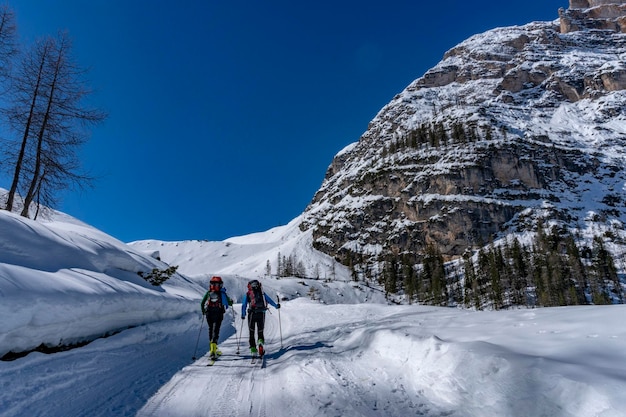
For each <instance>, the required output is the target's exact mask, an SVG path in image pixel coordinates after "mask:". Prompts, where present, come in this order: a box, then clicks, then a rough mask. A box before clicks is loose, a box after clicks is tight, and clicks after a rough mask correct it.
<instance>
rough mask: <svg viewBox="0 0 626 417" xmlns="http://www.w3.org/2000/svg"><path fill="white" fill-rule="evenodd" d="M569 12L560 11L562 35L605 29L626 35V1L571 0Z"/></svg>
mask: <svg viewBox="0 0 626 417" xmlns="http://www.w3.org/2000/svg"><path fill="white" fill-rule="evenodd" d="M569 4H570V6H569V9H568V10H564V9H560V10H559V17H560V21H561V33H569V32H574V31H578V30H583V29H603V30H612V31H616V32H622V33H626V1H625V0H570V2H569Z"/></svg>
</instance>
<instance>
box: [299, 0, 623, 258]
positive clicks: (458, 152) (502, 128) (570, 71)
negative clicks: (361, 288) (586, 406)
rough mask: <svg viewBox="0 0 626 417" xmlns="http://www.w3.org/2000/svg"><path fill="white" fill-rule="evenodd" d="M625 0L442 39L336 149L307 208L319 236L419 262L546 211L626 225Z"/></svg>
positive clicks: (574, 221)
mask: <svg viewBox="0 0 626 417" xmlns="http://www.w3.org/2000/svg"><path fill="white" fill-rule="evenodd" d="M624 3H626V1H600V0H595V1H594V0H588V1H583V0H571V3H570V9H569V10H567V11H561V13H560V21H558V20H555V21H554V22H545V23H533V24H529V25H526V26H522V27H512V28H500V29H495V30H492V31H489V32H487V33H484V34H481V35H476V36H474V37H472V38H470V39H468V40H466V41H465V42H463V43H461V44H459V45H458V46H456V47H455V48H453V49H451V50H450V51H448V52H447V53H446V54H445V56H444V58H443V60H442V61H441V62H440V63H439V64H438V65H437V66H435V67H434V68H432V69H431V70H429V71H428V72H427V73H426V74H424V76H423V77H421V78H419V79H417V80H415V81H414V82H413V83H411V84H410V85H409V86H408V87H407V88H406V89H405V90H404V91H403V92H401V93H400V94H398V95H397V96H396V97H395V98H394V99H393V100H392V101H391V102H390V103H389V104H387V105H386V106H385V107H384V108H383V109H382V110H381V111H380V112H379V114H378V115H377V116H376V117H375V118H374V120H372V121H371V122H370V124H369V127H368V130H367V131H366V132H365V133H364V134H363V136H362V137H361V138H360V140H359V141H358V142H357V143H354V144H352V145H351V146H349V147H348V148H346V149H344V150H343V151H342V152H340V153H339V154H338V155H337V156H336V157H335V159H334V160H333V162H332V163H331V165H330V167H329V168H328V171H327V173H326V177H325V180H324V182H323V184H322V186H321V188H320V189H319V191H318V192H317V193H316V195H315V197H314V198H313V201H312V202H311V203H310V205H309V206H308V207H307V209H306V211H305V213H304V215H303V222H302V224H301V228H302V229H303V230H306V229H313V237H314V246H315V247H316V248H318V249H320V250H322V251H324V252H326V253H328V254H330V255H333V256H335V257H337V258H338V259H340V260H341V261H342V262H344V263H346V264H348V263H350V262H352V261H353V260H354V259H355V257H358V258H359V259H360V260H363V259H364V258H365V259H366V260H374V261H375V260H380V259H382V258H383V257H384V256H386V255H388V254H395V255H399V254H403V255H405V256H409V257H411V258H413V259H414V260H415V261H416V262H419V260H420V257H421V256H422V254H423V253H424V250H425V248H426V246H427V245H430V244H433V245H436V246H437V247H438V248H439V250H440V251H441V252H442V253H443V254H444V255H445V256H447V257H448V258H453V257H456V256H459V255H461V254H462V253H463V252H464V251H465V250H466V249H468V248H476V247H479V246H481V245H484V244H486V243H488V242H489V241H491V240H493V239H496V238H498V237H502V236H503V235H506V234H508V233H514V232H520V231H527V230H534V229H535V228H536V226H537V223H538V221H540V220H541V221H542V222H550V221H555V222H560V223H562V224H565V225H567V226H569V227H571V228H578V229H589V230H590V229H593V228H595V229H596V230H600V229H602V230H605V229H606V228H611V230H612V233H614V234H615V235H616V236H623V237H626V233H624V223H625V222H626V210H625V209H624V203H626V188H625V187H626V174H625V173H624V168H625V165H626V153H625V151H626V67H625V65H624V61H625V57H626V35H624V34H623V30H620V29H618V28H617V26H615V25H613V26H611V25H612V24H613V23H615V24H617V25H618V26H619V25H620V24H621V23H619V22H623V16H624V13H623V10H624V9H623V7H624ZM615 10H617V11H622V12H621V13H622V14H621V15H619V13H617V12H615V13H617V15H615V16H614V14H615V13H614V11H615ZM598 16H604V17H602V19H603V21H604V22H605V23H602V24H599V23H597V22H596V20H598V19H599V17H598ZM610 22H612V23H610ZM564 27H565V29H564ZM621 27H622V29H623V26H621Z"/></svg>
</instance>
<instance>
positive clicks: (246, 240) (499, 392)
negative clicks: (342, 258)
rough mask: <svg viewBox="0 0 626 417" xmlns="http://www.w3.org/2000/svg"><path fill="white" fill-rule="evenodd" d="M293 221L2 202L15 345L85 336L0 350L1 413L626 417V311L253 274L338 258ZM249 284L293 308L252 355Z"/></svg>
mask: <svg viewBox="0 0 626 417" xmlns="http://www.w3.org/2000/svg"><path fill="white" fill-rule="evenodd" d="M296 224H297V221H295V219H294V222H292V223H290V224H289V225H285V226H282V227H278V228H275V229H271V230H269V231H267V232H263V233H256V234H253V235H249V236H239V237H236V238H232V239H228V240H227V241H224V242H205V241H186V242H157V241H140V242H133V243H132V244H128V245H126V244H124V243H121V242H119V241H117V240H115V239H114V238H112V237H110V236H108V235H106V234H104V233H103V232H101V231H98V230H96V229H94V228H92V227H90V226H88V225H85V224H82V223H81V222H79V221H77V220H75V219H73V218H71V217H70V216H67V215H64V214H63V213H58V212H53V213H52V214H51V215H50V216H49V218H48V219H40V220H39V221H33V220H29V219H25V218H22V217H19V216H17V215H15V214H11V213H8V212H6V211H0V230H1V231H2V233H0V248H1V249H2V250H1V251H0V294H1V296H2V303H1V304H0V314H1V315H2V317H3V320H2V322H1V323H0V326H1V327H2V331H1V332H0V335H1V336H0V347H1V348H2V353H3V354H4V353H6V352H8V351H10V350H14V351H19V350H29V349H34V348H35V347H37V346H39V345H40V344H42V343H44V344H48V345H50V346H53V345H55V344H71V343H81V342H84V343H87V344H84V345H82V346H81V347H75V348H72V349H69V350H66V351H62V352H56V353H50V354H45V353H40V352H31V353H29V354H28V355H26V356H23V357H21V358H18V359H15V360H12V361H0V414H1V415H2V416H7V417H9V416H25V415H28V416H61V415H62V416H85V415H89V416H92V417H94V416H134V415H137V416H151V417H153V416H169V417H172V416H185V417H188V416H206V415H212V416H213V415H228V416H237V415H255V416H263V415H270V414H271V415H275V416H279V417H281V416H293V415H298V416H335V415H341V416H380V415H385V416H406V415H425V416H443V415H446V416H459V417H460V416H463V417H472V416H481V417H483V416H494V417H495V416H504V415H506V416H554V415H559V416H565V417H570V416H571V417H573V416H581V417H582V416H602V417H610V416H623V415H624V414H626V394H624V393H625V392H626V323H625V322H624V321H623V320H620V319H619V317H621V316H623V315H624V314H626V306H624V305H616V306H603V307H600V306H587V307H567V308H549V309H548V308H546V309H535V310H529V309H519V310H512V311H499V312H490V311H487V312H476V311H467V310H460V309H450V308H438V307H428V306H421V305H404V306H399V305H387V303H386V302H385V298H384V295H383V294H382V293H380V291H377V290H376V289H373V288H367V287H365V286H363V285H362V284H360V283H354V282H351V281H350V279H349V272H348V271H347V270H345V269H342V267H340V266H337V265H336V266H335V276H334V278H335V279H334V280H333V281H331V280H330V279H326V280H323V279H320V280H315V279H300V278H298V279H297V278H283V279H277V278H275V277H268V276H263V275H262V274H263V272H261V273H259V272H258V271H256V269H258V268H261V266H262V265H264V264H265V262H266V260H267V259H271V260H275V259H276V258H277V257H278V253H279V252H280V253H283V254H285V255H289V254H290V253H291V252H289V251H290V250H294V251H299V252H298V254H299V256H300V257H302V259H304V258H306V259H307V262H309V263H317V264H320V265H326V263H327V262H329V260H328V259H327V257H325V255H322V254H320V253H318V252H315V251H314V250H313V249H311V246H310V243H311V242H310V236H309V235H307V233H306V232H301V231H299V229H298V228H297V227H296ZM156 251H158V254H159V255H160V256H161V259H162V260H163V261H164V262H167V264H170V265H178V266H179V268H178V272H179V274H178V273H177V274H176V275H175V276H173V277H172V278H171V279H170V280H169V281H167V282H166V283H165V284H164V285H163V286H162V287H153V286H152V285H150V284H148V283H146V282H145V281H143V280H142V279H141V278H139V277H138V275H137V274H136V271H138V270H150V269H151V268H154V267H159V268H164V267H166V266H167V264H166V263H163V262H161V261H158V260H156V259H154V258H152V257H151V256H150V254H154V253H155V252H156ZM259 253H260V255H259ZM251 268H252V269H251ZM329 271H330V270H328V271H326V272H325V273H330V272H329ZM213 274H222V275H223V277H224V280H225V282H226V286H227V289H228V292H229V294H230V295H231V296H233V298H235V300H236V301H237V303H236V304H235V305H234V306H233V308H232V309H229V310H228V312H227V314H226V317H225V321H224V323H223V326H222V331H221V337H220V349H221V350H222V352H223V355H222V357H221V358H220V359H219V360H218V361H217V362H216V364H215V365H213V367H211V368H209V367H206V366H205V365H206V364H207V361H208V359H207V356H206V352H207V350H208V341H207V334H206V324H205V323H204V321H203V319H202V317H201V316H200V314H199V306H198V302H199V300H200V298H201V297H202V295H203V292H204V288H205V285H206V282H207V281H208V279H209V278H210V277H211V276H212V275H213ZM250 278H260V279H261V280H262V282H263V285H264V288H265V290H266V292H267V293H268V294H269V295H270V296H271V297H272V298H274V299H276V298H280V299H281V306H282V308H281V309H280V310H279V311H277V310H275V309H270V311H269V312H268V314H267V320H266V349H267V352H268V353H267V355H266V358H265V361H264V362H258V363H257V364H255V365H252V364H251V363H250V360H249V355H248V353H247V352H248V349H247V336H248V331H247V329H246V328H245V327H246V326H244V325H243V321H242V320H241V318H240V308H241V305H240V304H239V303H240V301H241V296H242V293H243V290H244V288H245V283H246V281H247V280H248V279H250ZM325 278H329V277H328V276H326V277H325ZM103 335H108V337H100V336H103ZM89 341H91V342H90V343H88V342H89ZM237 351H240V354H237ZM194 357H196V358H198V359H197V360H193V359H192V358H194Z"/></svg>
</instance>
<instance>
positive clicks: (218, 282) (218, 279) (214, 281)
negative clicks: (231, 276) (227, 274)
mask: <svg viewBox="0 0 626 417" xmlns="http://www.w3.org/2000/svg"><path fill="white" fill-rule="evenodd" d="M223 284H224V281H222V277H213V278H211V284H210V285H219V286H220V287H221V286H222V285H223Z"/></svg>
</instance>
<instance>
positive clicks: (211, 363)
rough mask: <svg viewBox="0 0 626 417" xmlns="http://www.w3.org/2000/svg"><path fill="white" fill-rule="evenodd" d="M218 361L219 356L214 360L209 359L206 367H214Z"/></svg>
mask: <svg viewBox="0 0 626 417" xmlns="http://www.w3.org/2000/svg"><path fill="white" fill-rule="evenodd" d="M216 361H217V356H216V357H214V358H209V362H208V363H207V364H206V366H213V365H214V364H215V362H216Z"/></svg>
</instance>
